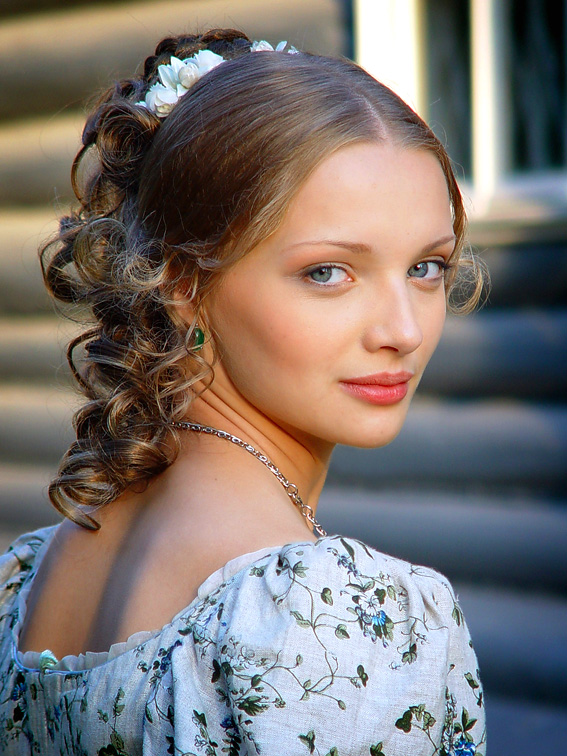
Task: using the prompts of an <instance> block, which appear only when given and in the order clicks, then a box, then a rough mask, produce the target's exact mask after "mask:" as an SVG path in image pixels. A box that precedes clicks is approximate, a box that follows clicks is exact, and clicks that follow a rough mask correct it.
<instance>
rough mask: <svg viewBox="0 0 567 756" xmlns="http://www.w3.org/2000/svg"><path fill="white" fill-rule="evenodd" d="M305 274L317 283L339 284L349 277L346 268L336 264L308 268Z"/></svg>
mask: <svg viewBox="0 0 567 756" xmlns="http://www.w3.org/2000/svg"><path fill="white" fill-rule="evenodd" d="M305 275H306V276H307V277H308V278H309V279H310V280H311V281H313V282H314V283H317V284H339V283H343V282H344V281H346V280H347V279H348V278H349V275H348V273H347V272H346V270H344V268H339V266H338V265H319V266H318V267H317V268H311V270H308V271H307V273H306V274H305Z"/></svg>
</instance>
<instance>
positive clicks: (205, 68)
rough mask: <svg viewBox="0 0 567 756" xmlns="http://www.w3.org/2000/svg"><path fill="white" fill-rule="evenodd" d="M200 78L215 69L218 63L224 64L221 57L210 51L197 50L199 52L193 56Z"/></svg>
mask: <svg viewBox="0 0 567 756" xmlns="http://www.w3.org/2000/svg"><path fill="white" fill-rule="evenodd" d="M193 60H194V61H195V63H196V65H197V67H198V68H199V72H200V74H201V76H204V75H205V74H206V73H208V72H209V71H211V70H212V69H213V68H216V67H217V66H218V65H219V64H220V63H224V58H223V57H222V55H217V54H216V53H214V52H212V50H199V52H198V53H197V54H196V55H194V56H193Z"/></svg>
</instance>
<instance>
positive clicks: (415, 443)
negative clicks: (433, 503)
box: [329, 399, 567, 495]
mask: <svg viewBox="0 0 567 756" xmlns="http://www.w3.org/2000/svg"><path fill="white" fill-rule="evenodd" d="M566 459H567V405H566V404H559V403H558V404H555V405H554V404H544V403H541V404H539V403H535V402H534V403H528V402H521V401H512V400H510V401H504V400H501V401H498V400H489V399H487V400H477V401H474V400H467V401H465V400H461V401H457V400H455V401H449V400H447V401H435V400H433V399H431V400H427V399H422V400H418V401H416V402H415V403H414V406H413V408H412V409H411V410H410V412H409V415H408V419H407V422H406V424H405V426H404V428H403V430H402V432H401V433H400V435H399V436H398V438H397V439H396V440H395V441H394V442H393V443H391V444H390V445H389V446H387V447H385V448H383V449H354V448H351V447H345V446H342V447H338V448H337V449H336V451H335V453H334V455H333V460H332V463H331V469H330V473H329V476H330V480H332V481H333V482H337V483H338V482H340V483H344V484H354V485H360V486H368V487H376V486H397V485H400V484H401V485H405V486H410V487H415V488H417V489H420V488H422V487H424V486H431V485H435V486H443V485H447V486H451V487H453V488H457V490H461V491H465V490H470V491H473V492H474V491H478V490H480V491H482V490H483V489H485V487H499V486H503V487H506V488H509V487H512V488H517V489H521V488H522V487H524V486H526V487H528V488H532V489H535V490H538V489H541V490H546V491H548V492H553V493H554V494H560V495H564V494H565V493H566V491H567V476H566V474H565V471H566V466H565V460H566Z"/></svg>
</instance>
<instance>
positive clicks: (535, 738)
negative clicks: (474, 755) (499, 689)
mask: <svg viewBox="0 0 567 756" xmlns="http://www.w3.org/2000/svg"><path fill="white" fill-rule="evenodd" d="M485 701H486V721H487V730H488V743H489V746H488V748H489V750H488V753H489V754H490V755H491V756H492V755H494V756H518V754H521V753H522V752H523V751H524V750H525V748H526V743H533V744H537V746H534V749H533V752H534V754H536V755H537V756H540V754H541V756H552V754H555V755H556V754H560V753H563V751H564V749H565V736H564V733H565V731H566V730H567V712H566V711H565V706H564V703H563V702H562V701H560V702H558V703H557V704H556V705H555V706H553V705H550V704H545V703H541V702H540V701H536V700H534V699H532V700H529V699H528V700H526V699H519V698H514V697H512V696H510V697H509V698H506V697H504V696H493V695H491V694H490V692H489V693H488V695H487V696H485Z"/></svg>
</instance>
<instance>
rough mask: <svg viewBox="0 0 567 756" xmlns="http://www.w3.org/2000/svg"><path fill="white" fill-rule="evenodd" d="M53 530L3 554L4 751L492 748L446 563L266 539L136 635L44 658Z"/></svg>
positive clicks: (446, 755)
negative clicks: (37, 607)
mask: <svg viewBox="0 0 567 756" xmlns="http://www.w3.org/2000/svg"><path fill="white" fill-rule="evenodd" d="M52 535H53V529H45V530H43V531H38V532H37V533H35V534H30V535H28V536H25V537H22V538H21V539H19V540H18V541H17V542H15V544H13V547H12V548H11V550H9V551H8V552H7V554H5V555H4V556H3V557H0V660H1V661H0V751H1V752H2V753H6V754H24V753H25V754H29V753H32V754H34V753H36V754H40V753H41V754H42V755H43V754H46V756H50V754H59V753H73V754H78V755H80V756H83V755H84V756H87V754H89V756H90V754H97V755H98V756H134V755H135V754H143V753H144V754H155V753H167V754H172V755H174V756H224V755H225V754H228V756H240V755H242V754H254V755H256V754H263V755H264V756H272V755H275V754H281V753H285V754H302V753H305V754H317V755H318V756H355V755H358V754H360V755H362V754H365V756H368V754H370V756H401V754H408V753H411V754H412V756H485V753H486V731H485V725H484V710H483V698H482V688H481V684H480V681H479V675H478V670H477V665H476V658H475V655H474V652H473V650H472V645H471V643H470V638H469V635H468V631H467V629H466V625H465V623H464V618H463V616H462V612H461V610H460V609H459V607H458V604H457V602H456V600H455V597H454V595H453V592H452V590H451V587H450V586H449V584H448V583H447V581H446V580H445V579H444V578H443V577H442V576H440V575H439V574H438V573H435V572H434V571H432V570H429V569H426V568H424V567H416V566H413V565H410V564H408V563H406V562H403V561H401V560H398V559H394V558H392V557H388V556H385V555H383V554H380V553H379V552H377V551H374V550H373V549H370V548H369V547H367V546H366V545H365V544H363V543H360V542H358V541H355V540H353V539H347V538H340V537H326V538H322V539H320V540H319V541H318V542H317V543H315V544H314V543H311V542H308V543H304V544H291V545H288V546H284V547H283V548H279V549H274V550H271V551H269V552H268V550H264V551H263V552H262V553H261V556H259V553H260V552H258V553H257V554H251V555H246V556H245V557H241V558H239V559H238V560H233V562H231V563H229V564H228V565H227V566H226V567H225V568H224V569H223V570H222V571H219V572H218V573H215V575H213V576H211V578H209V579H208V580H207V581H206V583H205V584H204V585H203V587H202V590H200V592H199V596H198V597H197V599H195V601H193V602H192V603H191V604H190V605H189V606H188V607H187V608H186V609H185V610H183V611H182V612H180V613H179V614H178V615H177V616H176V617H175V618H174V619H173V620H172V622H171V623H169V624H168V625H166V626H165V627H164V628H162V629H161V630H160V631H159V632H157V633H153V634H151V633H147V634H145V635H144V637H143V640H142V642H137V638H138V636H133V638H132V639H130V640H129V641H127V642H126V643H125V644H118V646H117V648H114V647H113V649H111V650H110V652H109V653H108V654H107V655H104V654H102V655H101V654H94V655H92V658H91V656H89V655H86V656H84V657H65V659H63V660H61V661H57V660H55V659H50V660H49V664H44V665H42V664H41V655H40V654H35V655H34V654H31V655H30V653H28V654H24V655H22V654H21V653H19V652H18V651H17V638H18V629H19V623H20V618H21V616H23V613H24V612H25V598H26V595H27V591H28V590H29V585H30V584H31V581H32V580H33V576H34V575H35V573H36V571H37V567H38V565H39V562H40V558H41V555H42V553H44V550H45V547H46V546H47V545H48V543H49V540H50V538H51V537H52ZM40 552H41V553H40ZM473 712H474V713H473Z"/></svg>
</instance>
